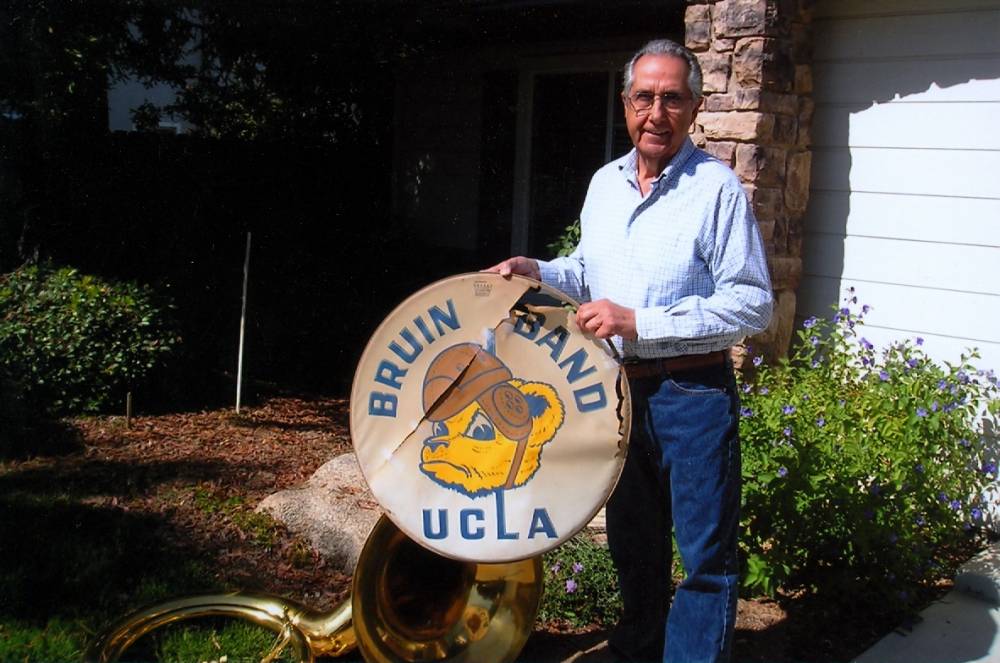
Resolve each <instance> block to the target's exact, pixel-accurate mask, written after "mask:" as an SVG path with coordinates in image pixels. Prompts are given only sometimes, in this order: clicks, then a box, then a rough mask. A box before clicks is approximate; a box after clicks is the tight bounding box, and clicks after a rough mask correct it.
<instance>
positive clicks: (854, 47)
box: [798, 0, 1000, 370]
mask: <svg viewBox="0 0 1000 663" xmlns="http://www.w3.org/2000/svg"><path fill="white" fill-rule="evenodd" d="M815 16H816V18H815V22H814V30H815V33H814V36H815V40H814V43H815V52H814V70H813V79H814V99H815V100H816V114H815V117H814V121H813V130H812V131H813V135H812V139H813V148H814V152H813V170H812V185H811V194H810V203H809V210H808V212H807V215H806V220H805V224H804V247H803V258H804V275H803V281H802V285H801V288H800V291H799V306H798V315H799V317H800V318H804V317H807V316H809V315H829V314H830V308H829V307H830V306H831V305H833V304H835V303H838V302H839V301H840V300H841V298H842V297H843V293H844V290H845V289H846V288H848V287H849V286H853V287H854V288H855V289H856V291H857V294H858V297H859V301H860V302H861V303H867V304H870V305H871V306H872V311H871V313H870V314H869V315H868V317H867V325H866V327H865V330H864V335H865V336H866V337H867V338H868V339H869V340H871V341H872V342H875V343H878V344H882V345H885V344H887V343H889V342H892V341H894V340H899V339H904V338H911V339H912V338H915V337H918V336H919V337H922V338H924V339H925V344H924V348H925V349H926V350H927V352H928V353H929V354H930V355H931V356H932V357H935V358H937V359H939V360H947V361H952V362H955V361H957V360H958V358H959V355H960V354H961V353H962V351H963V350H964V349H966V348H971V347H977V348H978V349H979V351H980V354H981V355H982V359H981V360H979V361H977V362H975V363H976V364H977V365H978V366H980V367H981V368H993V369H996V370H1000V0H978V1H973V0H936V1H935V0H879V1H876V0H834V1H829V2H821V3H819V5H818V6H817V11H816V15H815Z"/></svg>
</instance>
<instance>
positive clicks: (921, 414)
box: [917, 407, 927, 417]
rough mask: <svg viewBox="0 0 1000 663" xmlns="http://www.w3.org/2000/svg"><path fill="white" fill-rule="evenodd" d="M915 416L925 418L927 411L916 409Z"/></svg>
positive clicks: (920, 408)
mask: <svg viewBox="0 0 1000 663" xmlns="http://www.w3.org/2000/svg"><path fill="white" fill-rule="evenodd" d="M917 416H918V417H926V416H927V410H925V409H924V408H922V407H918V408H917Z"/></svg>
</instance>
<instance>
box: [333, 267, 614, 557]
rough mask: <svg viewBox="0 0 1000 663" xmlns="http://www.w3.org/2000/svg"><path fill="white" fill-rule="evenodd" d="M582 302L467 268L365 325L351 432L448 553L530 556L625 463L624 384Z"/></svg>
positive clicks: (416, 534) (399, 518)
mask: <svg viewBox="0 0 1000 663" xmlns="http://www.w3.org/2000/svg"><path fill="white" fill-rule="evenodd" d="M576 308H577V304H576V302H574V301H573V300H571V299H570V298H568V297H567V296H566V295H564V294H562V293H561V292H559V291H558V290H555V289H554V288H551V287H549V286H546V285H544V284H541V283H538V282H537V281H533V280H531V279H526V278H522V277H511V278H509V279H505V278H502V277H500V276H499V275H496V274H486V273H475V274H462V275H458V276H453V277H451V278H447V279H444V280H442V281H438V282H436V283H434V284H432V285H430V286H428V287H426V288H424V289H423V290H421V291H419V292H417V293H416V294H414V295H412V296H411V297H410V298H409V299H407V300H406V301H405V302H403V303H402V304H401V305H399V306H398V307H397V308H396V309H395V310H394V311H393V312H392V313H391V314H390V315H389V316H388V317H387V318H386V319H385V320H384V321H383V322H382V324H381V325H380V326H379V328H378V329H377V330H376V331H375V334H374V335H373V336H372V338H371V340H370V341H369V342H368V346H367V347H366V348H365V352H364V354H363V355H362V357H361V362H360V363H359V365H358V369H357V371H356V373H355V375H354V386H353V389H352V391H351V437H352V438H353V440H354V449H355V452H356V454H357V457H358V461H359V463H360V465H361V469H362V472H363V473H364V476H365V479H366V480H367V481H368V484H369V486H370V487H371V490H372V493H373V494H374V495H375V498H376V499H377V500H378V501H379V503H380V504H381V506H382V508H383V509H385V511H386V513H387V515H388V516H389V517H390V518H391V519H392V520H393V521H394V522H395V523H396V525H398V526H399V528H400V529H402V530H403V532H404V533H406V535H407V536H409V537H410V538H412V539H414V540H416V541H417V542H419V543H421V544H422V545H424V546H425V547H427V548H429V549H431V550H433V551H434V552H437V553H439V554H441V555H445V556H447V557H451V558H454V559H461V560H468V561H475V562H507V561H512V560H518V559H524V558H527V557H533V556H536V555H539V554H541V553H543V552H546V551H548V550H550V549H552V548H554V547H556V546H557V545H559V544H560V543H562V542H564V541H566V540H567V539H569V538H570V537H572V536H573V535H574V534H575V533H576V532H578V531H579V530H580V529H581V528H583V527H584V526H585V525H586V524H587V523H588V522H590V520H591V518H593V516H594V515H595V514H596V513H597V511H598V510H599V509H600V508H601V506H602V505H603V504H604V502H605V500H607V498H608V496H609V495H610V494H611V491H612V489H613V488H614V486H615V482H616V481H617V480H618V476H619V474H620V472H621V468H622V464H623V463H624V460H625V452H626V446H627V440H628V428H629V423H630V407H629V397H628V384H627V382H626V381H625V379H624V375H623V373H622V371H621V369H620V366H619V364H618V362H617V361H616V358H615V355H614V350H613V348H612V346H611V345H610V344H608V343H607V342H606V341H602V340H600V339H597V338H595V337H594V336H592V335H590V334H587V333H585V332H584V331H583V330H581V329H580V328H579V327H578V326H577V324H576V316H575V311H576Z"/></svg>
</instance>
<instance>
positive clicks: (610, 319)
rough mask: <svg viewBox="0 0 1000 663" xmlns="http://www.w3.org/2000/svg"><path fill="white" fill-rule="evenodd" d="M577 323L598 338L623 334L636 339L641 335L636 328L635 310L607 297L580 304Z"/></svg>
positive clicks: (630, 339) (625, 336)
mask: <svg viewBox="0 0 1000 663" xmlns="http://www.w3.org/2000/svg"><path fill="white" fill-rule="evenodd" d="M576 324H578V325H580V327H581V328H582V329H585V330H587V331H589V332H590V333H592V334H593V335H594V336H596V337H597V338H610V337H611V336H621V337H622V338H624V339H627V340H629V341H634V340H635V339H636V338H638V336H639V333H638V332H637V331H636V329H635V310H634V309H630V308H626V307H624V306H619V305H618V304H615V303H614V302H612V301H610V300H607V299H598V300H597V301H596V302H587V303H585V304H580V308H579V310H578V311H577V312H576Z"/></svg>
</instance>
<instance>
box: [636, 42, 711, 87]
mask: <svg viewBox="0 0 1000 663" xmlns="http://www.w3.org/2000/svg"><path fill="white" fill-rule="evenodd" d="M643 55H669V56H671V57H675V58H680V59H682V60H684V61H685V62H687V66H688V80H687V83H688V88H689V89H690V90H691V95H692V96H693V97H694V99H695V101H697V100H699V99H701V65H700V64H698V58H696V57H695V55H694V53H692V52H691V51H689V50H688V49H686V48H684V47H683V46H681V45H680V44H678V43H677V42H675V41H670V40H669V39H654V40H653V41H651V42H649V43H647V44H646V45H645V46H643V47H642V48H641V49H639V51H638V52H637V53H636V54H635V55H633V56H632V59H631V60H629V61H628V64H626V65H625V85H624V86H623V88H622V91H623V92H624V93H625V94H628V93H629V92H631V91H632V72H633V71H634V69H635V63H636V61H637V60H638V59H639V58H641V57H642V56H643Z"/></svg>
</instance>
